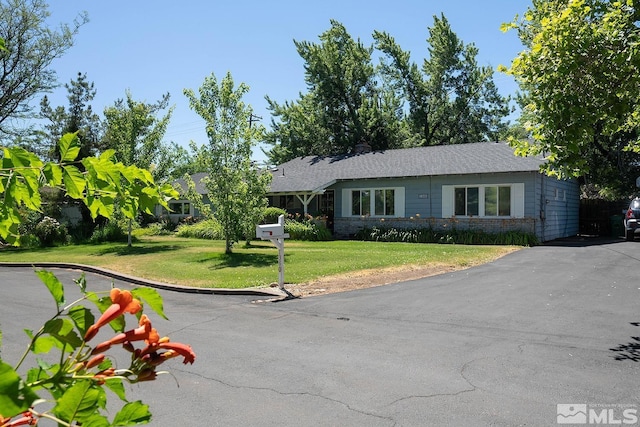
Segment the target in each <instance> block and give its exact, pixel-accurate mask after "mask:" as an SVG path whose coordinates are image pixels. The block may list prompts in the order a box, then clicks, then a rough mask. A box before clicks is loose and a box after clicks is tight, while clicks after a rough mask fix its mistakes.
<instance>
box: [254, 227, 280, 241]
mask: <svg viewBox="0 0 640 427" xmlns="http://www.w3.org/2000/svg"><path fill="white" fill-rule="evenodd" d="M256 237H257V238H259V239H263V240H269V239H279V238H282V237H284V226H282V225H280V224H263V225H258V226H257V227H256Z"/></svg>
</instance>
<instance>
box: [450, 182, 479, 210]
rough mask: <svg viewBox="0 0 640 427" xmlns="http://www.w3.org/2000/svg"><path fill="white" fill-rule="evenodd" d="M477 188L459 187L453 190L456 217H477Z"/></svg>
mask: <svg viewBox="0 0 640 427" xmlns="http://www.w3.org/2000/svg"><path fill="white" fill-rule="evenodd" d="M478 195H479V188H478V187H459V188H456V189H455V214H456V215H457V216H478V215H479V210H478V207H479V202H478V200H479V199H478Z"/></svg>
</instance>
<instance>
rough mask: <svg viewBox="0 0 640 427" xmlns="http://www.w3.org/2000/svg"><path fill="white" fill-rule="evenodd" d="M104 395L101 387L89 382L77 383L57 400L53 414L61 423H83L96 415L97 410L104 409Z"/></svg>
mask: <svg viewBox="0 0 640 427" xmlns="http://www.w3.org/2000/svg"><path fill="white" fill-rule="evenodd" d="M105 403H106V395H105V392H104V390H103V389H102V387H100V386H98V385H96V384H95V383H94V382H93V381H91V380H83V381H78V382H76V383H75V384H74V385H72V386H71V387H69V388H68V389H67V390H66V391H65V393H64V394H63V395H62V396H61V397H60V399H58V401H57V405H56V406H55V407H54V408H53V413H54V414H55V415H56V416H57V417H58V418H60V419H61V420H63V421H66V422H68V423H71V422H72V421H78V422H79V423H82V424H83V425H84V421H85V420H88V419H90V418H91V417H92V416H93V415H95V414H98V413H99V412H98V408H104V406H105Z"/></svg>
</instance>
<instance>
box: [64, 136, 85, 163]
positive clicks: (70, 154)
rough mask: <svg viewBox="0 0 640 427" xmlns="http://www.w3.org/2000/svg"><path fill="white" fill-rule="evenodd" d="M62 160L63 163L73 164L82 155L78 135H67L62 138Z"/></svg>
mask: <svg viewBox="0 0 640 427" xmlns="http://www.w3.org/2000/svg"><path fill="white" fill-rule="evenodd" d="M59 145H60V159H61V160H62V161H63V162H72V161H74V160H75V159H76V158H77V157H78V154H80V140H79V139H78V134H77V133H67V134H64V135H62V138H60V143H59Z"/></svg>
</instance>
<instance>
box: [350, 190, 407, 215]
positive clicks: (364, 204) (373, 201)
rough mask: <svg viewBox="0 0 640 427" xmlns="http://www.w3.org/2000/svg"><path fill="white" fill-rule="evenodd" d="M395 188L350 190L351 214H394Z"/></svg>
mask: <svg viewBox="0 0 640 427" xmlns="http://www.w3.org/2000/svg"><path fill="white" fill-rule="evenodd" d="M395 203H396V190H395V189H392V188H380V189H363V190H351V215H353V216H370V215H374V216H394V215H396V206H395Z"/></svg>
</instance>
